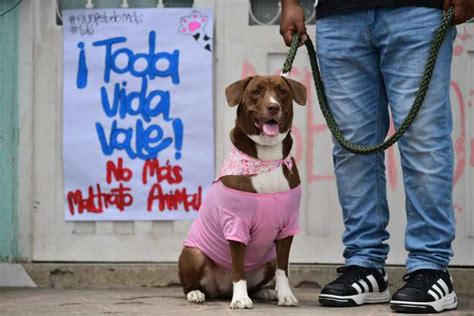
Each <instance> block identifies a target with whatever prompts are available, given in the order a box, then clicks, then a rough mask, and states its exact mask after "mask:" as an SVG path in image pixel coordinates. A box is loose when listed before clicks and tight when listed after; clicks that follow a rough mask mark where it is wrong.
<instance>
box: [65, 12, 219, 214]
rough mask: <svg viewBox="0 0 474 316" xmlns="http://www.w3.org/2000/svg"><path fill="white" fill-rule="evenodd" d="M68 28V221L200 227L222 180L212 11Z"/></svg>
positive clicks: (101, 19) (87, 18) (85, 20)
mask: <svg viewBox="0 0 474 316" xmlns="http://www.w3.org/2000/svg"><path fill="white" fill-rule="evenodd" d="M63 21H64V134H63V144H64V189H65V219H66V220H71V221H84V220H87V221H91V220H92V221H96V220H176V219H191V218H195V217H196V216H197V211H198V209H199V206H200V205H201V202H202V198H203V196H204V194H205V192H206V189H207V188H208V187H209V185H210V184H211V182H212V180H213V176H214V140H213V114H212V96H213V93H212V37H213V14H212V11H211V10H207V9H97V10H69V11H64V12H63Z"/></svg>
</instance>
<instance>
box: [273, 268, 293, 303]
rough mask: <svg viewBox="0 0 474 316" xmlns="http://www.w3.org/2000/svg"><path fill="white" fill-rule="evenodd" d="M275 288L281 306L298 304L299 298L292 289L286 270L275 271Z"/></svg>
mask: <svg viewBox="0 0 474 316" xmlns="http://www.w3.org/2000/svg"><path fill="white" fill-rule="evenodd" d="M275 281H276V284H275V289H276V291H277V297H278V305H279V306H298V300H297V299H296V297H295V296H294V295H293V292H292V291H291V287H290V283H289V282H288V277H287V276H286V274H285V271H283V270H280V269H277V271H276V272H275Z"/></svg>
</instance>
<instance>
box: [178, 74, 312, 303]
mask: <svg viewBox="0 0 474 316" xmlns="http://www.w3.org/2000/svg"><path fill="white" fill-rule="evenodd" d="M225 94H226V99H227V103H228V105H229V106H231V107H235V106H237V118H236V121H235V127H234V128H233V129H232V131H231V133H230V138H231V141H232V144H233V149H232V151H231V152H230V153H229V155H228V156H227V158H226V159H225V161H224V164H223V167H222V169H221V173H220V175H219V176H218V178H217V179H216V181H214V183H213V185H212V186H211V189H210V190H209V192H208V193H207V194H206V197H205V198H204V201H203V204H202V206H201V208H200V210H199V216H198V218H197V219H196V221H195V222H194V223H193V225H192V227H191V229H190V231H189V234H188V238H187V239H186V241H185V242H184V248H183V250H182V252H181V255H180V257H179V263H178V267H179V278H180V281H181V284H182V286H183V290H184V294H185V296H186V298H187V300H188V301H189V302H193V303H203V302H204V301H205V300H206V299H208V298H217V297H230V296H232V301H231V303H230V308H232V309H243V308H252V307H253V303H252V300H251V298H250V297H252V298H256V299H264V300H278V305H280V306H297V305H298V300H297V299H296V297H295V296H294V295H293V292H292V290H291V288H290V285H289V281H288V258H289V253H290V248H291V244H292V241H293V236H294V235H296V234H297V233H298V232H299V226H298V214H299V206H300V198H301V186H300V183H301V181H300V177H299V174H298V170H297V168H296V164H295V161H294V159H293V158H292V157H291V154H290V151H291V147H292V144H293V140H292V138H291V131H290V130H291V126H292V122H293V101H295V102H296V103H297V104H299V105H305V104H306V88H305V87H304V86H303V85H302V84H301V83H299V82H297V81H295V80H291V79H287V78H284V77H281V76H253V77H248V78H245V79H242V80H239V81H237V82H234V83H232V84H231V85H229V86H228V87H227V88H226V91H225ZM273 280H274V281H275V289H271V288H265V287H264V286H265V285H267V286H268V284H269V283H270V282H272V281H273ZM249 295H250V296H249Z"/></svg>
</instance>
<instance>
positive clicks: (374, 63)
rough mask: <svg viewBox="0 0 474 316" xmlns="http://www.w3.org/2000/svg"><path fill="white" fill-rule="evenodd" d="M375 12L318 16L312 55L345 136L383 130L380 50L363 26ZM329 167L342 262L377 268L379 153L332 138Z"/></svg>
mask: <svg viewBox="0 0 474 316" xmlns="http://www.w3.org/2000/svg"><path fill="white" fill-rule="evenodd" d="M373 17H374V10H358V11H353V12H351V13H347V14H337V15H332V16H328V17H325V18H323V19H320V20H318V22H317V26H316V31H317V36H316V46H317V49H316V50H317V54H318V59H319V62H320V68H321V75H322V78H323V81H324V86H325V91H326V95H327V98H328V102H329V106H330V108H331V112H332V114H333V115H334V118H335V120H336V122H337V123H338V124H339V127H340V128H341V131H342V132H343V134H344V135H345V137H346V138H347V139H349V140H350V141H351V142H355V143H358V144H363V145H371V144H375V143H377V142H380V141H381V140H383V139H384V137H385V136H386V133H387V130H388V110H387V98H386V94H385V87H384V85H383V80H382V77H381V74H380V70H379V54H378V51H377V50H376V49H375V48H374V47H373V46H372V43H371V34H370V32H369V31H368V25H370V24H371V23H372V22H373ZM333 159H334V168H335V173H336V180H337V188H338V194H339V201H340V204H341V207H342V211H343V219H344V226H345V230H344V235H343V242H344V245H345V250H344V257H345V259H346V266H350V265H358V266H362V267H367V268H378V269H382V268H383V267H384V264H385V259H386V257H387V253H388V251H389V246H388V245H387V244H386V243H384V241H385V240H386V239H388V237H389V234H388V232H387V231H386V229H385V228H386V226H387V223H388V219H389V214H388V206H387V200H386V189H385V187H386V182H385V167H384V154H383V153H379V154H375V155H365V156H364V155H355V154H352V153H349V152H348V151H346V150H345V149H343V148H342V147H341V146H340V145H339V144H338V143H337V142H336V141H334V151H333Z"/></svg>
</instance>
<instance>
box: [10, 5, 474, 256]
mask: <svg viewBox="0 0 474 316" xmlns="http://www.w3.org/2000/svg"><path fill="white" fill-rule="evenodd" d="M195 3H196V5H195V6H196V7H209V6H211V7H214V9H215V19H216V25H215V75H216V76H215V78H216V79H215V102H214V104H215V107H216V108H215V118H216V124H215V128H216V157H217V163H218V164H220V162H221V161H222V158H223V156H224V154H225V152H226V151H227V150H228V149H229V146H230V142H229V139H228V132H229V130H230V129H231V128H232V125H233V121H234V111H235V109H230V108H228V107H226V105H225V98H224V89H225V87H226V85H227V84H229V83H231V82H233V81H236V80H238V79H240V77H241V76H245V75H250V74H252V73H253V71H256V72H258V73H260V74H267V73H275V72H277V71H278V70H279V67H281V65H282V62H283V59H284V57H285V54H286V48H285V47H284V45H283V43H282V40H281V38H280V36H279V34H278V26H248V1H246V0H208V1H203V0H202V1H197V0H196V1H195ZM21 10H22V13H21V14H22V21H23V23H22V26H21V32H20V33H21V49H20V51H21V56H20V59H21V60H20V90H21V91H22V93H21V94H20V95H21V99H20V117H21V122H20V144H21V145H20V162H19V164H20V167H19V168H20V192H19V201H20V205H19V208H20V220H21V221H20V232H21V239H20V250H21V253H22V257H23V258H25V259H30V260H34V261H124V262H130V261H134V262H137V261H139V262H141V261H145V262H146V261H159V262H163V261H176V259H177V255H178V253H179V250H180V247H181V246H180V245H181V241H182V240H183V239H184V236H185V234H186V232H187V230H188V228H189V225H190V223H189V222H120V223H113V222H100V223H94V222H85V223H70V222H64V220H63V214H64V210H63V200H62V199H63V182H62V133H61V130H62V101H61V100H62V29H61V27H60V26H57V25H56V23H55V1H54V0H41V1H33V0H24V1H23V3H22V7H21ZM464 28H465V29H466V33H464ZM308 29H309V30H310V33H311V34H312V35H313V36H314V28H313V26H309V27H308ZM468 33H469V34H473V36H474V30H473V29H472V26H470V25H469V26H467V27H464V26H461V27H460V34H459V36H458V38H457V39H456V41H455V46H456V49H455V51H456V55H455V58H454V66H453V89H452V92H453V94H452V100H453V113H454V121H455V126H456V127H455V131H454V134H453V137H454V139H455V141H456V159H457V160H456V178H455V202H456V216H457V229H458V238H457V240H456V242H455V249H456V251H457V254H456V257H455V258H454V260H453V262H454V263H455V264H463V265H472V264H473V263H474V257H473V256H474V255H473V254H474V251H473V250H474V249H473V248H474V242H473V240H474V239H473V238H472V237H474V217H473V215H472V205H473V200H472V195H473V193H474V192H473V189H472V185H473V179H474V173H473V168H474V157H473V156H474V155H473V151H474V140H473V137H474V131H473V128H472V125H473V118H474V116H473V111H474V109H473V107H472V106H471V105H470V102H471V101H470V98H471V94H473V95H474V92H473V91H474V90H471V88H470V87H471V84H472V82H474V81H473V78H472V69H474V68H473V65H472V64H471V63H472V56H471V54H469V52H470V51H474V44H473V43H474V41H473V40H472V38H471V37H470V36H469V35H468ZM466 34H467V35H466ZM461 50H462V51H461ZM295 70H297V73H296V74H295V76H294V78H295V79H297V80H300V81H302V82H303V83H305V84H307V85H308V87H312V83H311V80H310V72H309V64H308V61H307V58H306V54H305V53H304V52H303V51H301V52H300V53H299V54H298V56H297V58H296V61H295ZM310 91H313V90H310ZM458 92H459V93H458ZM309 97H310V100H311V101H312V103H313V104H314V105H313V106H308V107H306V108H298V109H296V117H295V127H296V129H295V133H294V134H295V139H296V142H295V156H296V158H297V160H298V165H299V169H300V170H301V173H302V177H303V179H304V195H303V197H304V199H303V207H302V210H301V212H302V213H301V214H302V215H301V226H302V228H303V233H302V234H301V235H300V236H298V237H297V238H296V240H295V247H294V249H293V252H292V257H291V260H292V261H294V262H318V263H327V262H332V263H335V262H342V256H341V253H342V244H341V241H340V238H341V233H342V221H341V214H340V208H339V205H338V202H337V194H336V187H335V180H334V175H333V172H332V160H331V154H330V153H331V148H332V144H331V139H330V135H329V131H328V130H327V127H326V126H325V124H324V121H323V119H322V116H321V114H320V112H319V109H318V108H317V107H316V101H315V94H314V92H311V93H310V95H309ZM473 102H474V100H473ZM387 157H388V158H387V165H388V168H387V169H388V172H389V174H388V181H387V185H388V190H387V191H388V193H389V195H390V198H389V203H390V207H391V210H392V212H391V223H390V226H389V229H390V231H391V233H392V238H391V240H390V244H391V248H392V250H391V255H390V257H389V262H390V263H403V262H404V260H405V256H406V253H405V251H404V249H403V232H404V225H405V215H404V195H403V187H402V183H401V170H400V167H399V163H398V161H399V158H398V154H397V150H396V149H390V150H389V151H388V152H387Z"/></svg>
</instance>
